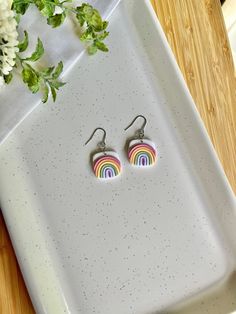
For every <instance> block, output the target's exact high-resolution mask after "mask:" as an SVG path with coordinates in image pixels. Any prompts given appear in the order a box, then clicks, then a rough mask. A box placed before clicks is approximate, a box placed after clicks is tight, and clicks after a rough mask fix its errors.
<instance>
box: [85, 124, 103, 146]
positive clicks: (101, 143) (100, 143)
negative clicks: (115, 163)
mask: <svg viewBox="0 0 236 314" xmlns="http://www.w3.org/2000/svg"><path fill="white" fill-rule="evenodd" d="M98 130H101V131H103V137H102V141H101V142H99V143H98V147H99V148H100V149H101V150H105V148H106V135H107V133H106V131H105V130H104V129H103V128H96V129H95V130H94V131H93V133H92V134H91V136H90V138H89V139H88V140H87V141H86V142H85V144H84V145H87V144H88V143H89V142H90V141H91V140H92V138H93V136H94V134H95V133H96V132H97V131H98Z"/></svg>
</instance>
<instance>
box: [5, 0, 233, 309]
mask: <svg viewBox="0 0 236 314" xmlns="http://www.w3.org/2000/svg"><path fill="white" fill-rule="evenodd" d="M152 2H153V6H154V8H155V10H156V12H157V15H158V17H159V20H160V22H161V24H162V26H163V29H164V31H165V33H166V36H167V39H168V41H169V43H170V46H171V48H172V49H173V52H174V54H175V56H176V59H177V62H178V64H179V66H180V69H181V71H182V73H183V75H184V77H185V80H186V82H187V84H188V87H189V89H190V92H191V94H192V96H193V98H194V100H195V102H196V105H197V108H198V110H199V112H200V114H201V117H202V119H203V121H204V122H205V126H206V128H207V130H208V133H209V135H210V137H211V140H212V142H213V144H214V146H215V149H216V151H217V153H218V156H219V158H220V160H221V162H222V164H223V167H224V169H225V172H226V175H227V176H228V179H229V181H230V183H231V185H232V187H233V189H234V191H236V130H235V122H236V79H235V76H234V67H233V61H232V56H231V52H230V49H229V43H228V38H227V34H226V30H225V25H224V21H223V17H222V12H221V6H220V0H174V1H173V0H152ZM0 313H3V314H30V313H34V310H33V307H32V304H31V302H30V299H29V297H28V294H27V290H26V288H25V285H24V283H23V280H22V276H21V273H20V270H19V268H18V265H17V262H16V259H15V256H14V252H13V249H12V246H11V242H10V240H9V237H8V234H7V231H6V228H5V225H4V222H3V218H2V216H0Z"/></svg>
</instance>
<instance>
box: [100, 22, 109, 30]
mask: <svg viewBox="0 0 236 314" xmlns="http://www.w3.org/2000/svg"><path fill="white" fill-rule="evenodd" d="M108 24H109V22H108V21H103V22H102V29H103V30H105V29H106V28H107V26H108Z"/></svg>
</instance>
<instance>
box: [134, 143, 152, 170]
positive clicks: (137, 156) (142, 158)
mask: <svg viewBox="0 0 236 314" xmlns="http://www.w3.org/2000/svg"><path fill="white" fill-rule="evenodd" d="M128 157H129V161H130V163H131V164H132V165H134V166H138V167H146V166H151V165H153V164H154V163H155V162H156V150H155V149H154V148H153V147H152V146H151V145H149V144H147V143H142V142H141V143H138V144H135V145H134V146H132V147H131V148H130V149H129V152H128Z"/></svg>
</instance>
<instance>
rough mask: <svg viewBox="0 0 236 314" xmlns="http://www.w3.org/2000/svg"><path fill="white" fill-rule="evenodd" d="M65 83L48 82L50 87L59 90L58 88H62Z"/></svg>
mask: <svg viewBox="0 0 236 314" xmlns="http://www.w3.org/2000/svg"><path fill="white" fill-rule="evenodd" d="M65 84H66V83H64V82H60V81H50V86H52V87H54V88H55V89H59V88H60V87H62V86H64V85H65Z"/></svg>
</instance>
